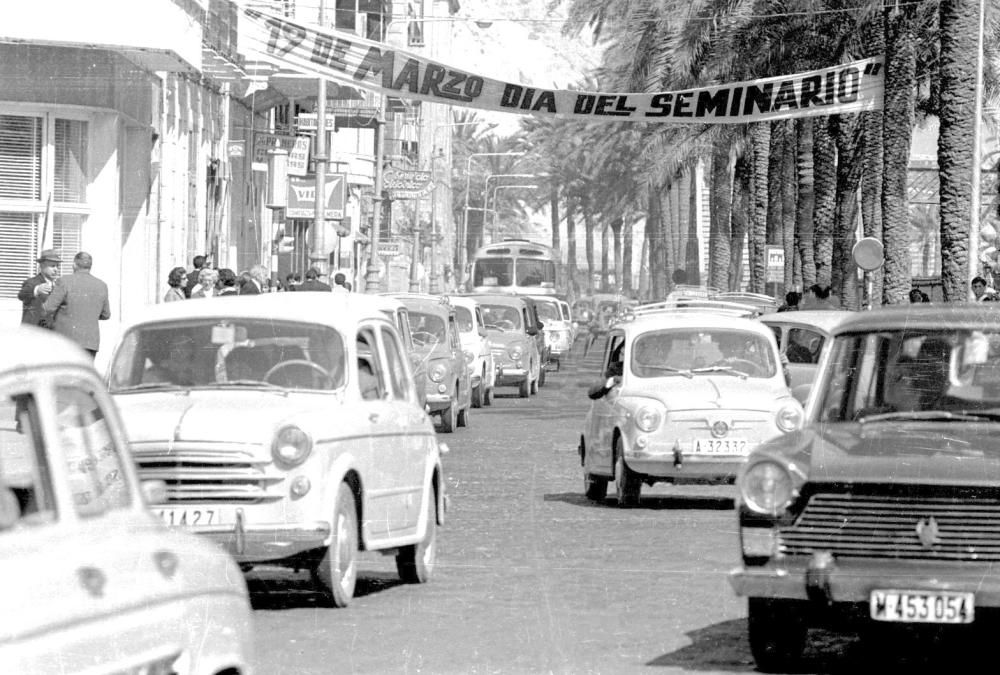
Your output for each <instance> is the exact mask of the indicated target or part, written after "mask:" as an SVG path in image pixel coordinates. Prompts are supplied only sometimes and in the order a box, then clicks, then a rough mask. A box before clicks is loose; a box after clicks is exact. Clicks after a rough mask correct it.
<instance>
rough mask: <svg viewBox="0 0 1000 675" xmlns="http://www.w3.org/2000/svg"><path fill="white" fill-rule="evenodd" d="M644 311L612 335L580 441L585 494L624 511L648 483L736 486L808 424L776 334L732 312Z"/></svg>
mask: <svg viewBox="0 0 1000 675" xmlns="http://www.w3.org/2000/svg"><path fill="white" fill-rule="evenodd" d="M696 304H698V305H700V306H698V307H677V306H676V305H675V304H674V303H664V304H663V305H659V306H651V307H645V308H643V307H639V308H636V310H634V312H632V313H630V314H628V315H626V316H625V318H624V319H623V320H621V321H619V322H617V323H616V324H615V326H614V327H612V328H611V330H610V332H609V335H608V342H607V346H606V348H605V352H604V360H603V365H602V378H601V381H600V383H598V384H597V385H595V386H594V387H592V388H591V389H590V391H589V394H588V395H589V396H590V398H591V400H592V402H591V406H590V410H589V412H588V413H587V418H586V422H585V424H584V430H583V434H582V435H581V437H580V445H579V452H580V461H581V463H582V465H583V475H584V490H585V492H586V495H587V497H589V498H590V499H592V500H595V501H599V500H603V499H604V497H605V495H606V493H607V485H608V482H609V481H612V480H613V481H614V482H615V489H616V493H617V497H618V505H619V506H633V505H635V504H637V503H638V501H639V494H640V490H641V488H642V484H643V483H646V484H647V485H653V484H654V483H656V482H660V481H668V482H673V483H681V482H732V481H733V480H734V479H735V477H736V474H737V470H738V469H739V466H740V465H741V464H742V463H743V461H744V459H745V458H746V456H747V454H748V453H749V452H750V451H751V450H753V449H754V448H755V447H756V446H757V445H758V444H759V443H761V442H762V441H765V440H767V439H769V438H771V437H773V436H776V435H779V434H782V433H788V432H791V431H794V430H796V429H798V428H799V426H800V424H801V423H802V407H801V405H800V404H799V403H798V402H797V401H796V400H795V399H794V398H793V397H792V395H791V392H790V391H789V389H788V385H787V382H786V379H785V374H784V372H783V369H782V365H781V360H780V355H779V353H778V347H777V344H776V343H775V340H774V335H773V334H772V332H771V330H770V329H769V328H767V327H766V326H764V325H762V324H761V323H760V322H758V321H756V320H753V319H750V318H746V317H747V316H750V315H752V314H753V313H754V310H753V309H752V308H741V307H740V306H738V305H732V304H729V303H710V302H699V303H696Z"/></svg>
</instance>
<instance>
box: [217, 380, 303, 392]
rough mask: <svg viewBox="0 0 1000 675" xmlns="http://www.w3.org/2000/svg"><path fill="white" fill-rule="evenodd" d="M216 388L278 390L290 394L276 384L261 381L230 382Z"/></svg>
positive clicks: (222, 383) (219, 383)
mask: <svg viewBox="0 0 1000 675" xmlns="http://www.w3.org/2000/svg"><path fill="white" fill-rule="evenodd" d="M214 386H216V387H263V388H265V389H276V390H278V391H282V392H285V393H286V394H287V393H288V390H287V389H286V388H285V387H280V386H278V385H276V384H271V383H270V382H261V381H260V380H229V381H228V382H218V383H216V384H215V385H214Z"/></svg>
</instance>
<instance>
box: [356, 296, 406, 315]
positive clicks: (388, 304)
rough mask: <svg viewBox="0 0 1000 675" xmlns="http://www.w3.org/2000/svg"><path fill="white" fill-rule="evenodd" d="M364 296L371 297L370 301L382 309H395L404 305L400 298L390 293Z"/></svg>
mask: <svg viewBox="0 0 1000 675" xmlns="http://www.w3.org/2000/svg"><path fill="white" fill-rule="evenodd" d="M365 297H366V298H371V301H372V303H373V304H374V305H375V306H376V307H378V308H379V309H382V310H389V311H396V310H397V309H400V308H405V307H406V305H404V304H403V301H402V300H400V299H399V298H397V297H395V296H392V295H384V294H381V293H379V294H378V295H366V296H365Z"/></svg>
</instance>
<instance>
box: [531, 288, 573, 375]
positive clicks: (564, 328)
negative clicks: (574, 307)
mask: <svg viewBox="0 0 1000 675" xmlns="http://www.w3.org/2000/svg"><path fill="white" fill-rule="evenodd" d="M532 300H534V302H535V309H536V310H537V312H538V318H539V319H540V320H541V322H542V332H543V333H544V337H545V346H546V347H547V349H548V352H549V358H548V361H546V363H547V364H551V365H552V366H553V367H554V368H556V369H558V368H559V366H560V362H561V360H562V358H563V357H564V356H567V355H568V354H569V351H570V349H571V348H572V346H573V324H572V323H571V322H570V320H569V305H568V304H566V303H565V302H563V301H560V300H558V299H557V298H555V297H552V296H548V297H545V296H533V297H532ZM564 305H565V311H566V315H565V316H564V315H563V306H564Z"/></svg>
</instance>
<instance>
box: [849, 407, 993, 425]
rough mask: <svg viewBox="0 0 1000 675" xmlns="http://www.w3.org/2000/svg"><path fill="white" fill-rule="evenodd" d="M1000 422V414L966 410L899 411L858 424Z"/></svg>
mask: <svg viewBox="0 0 1000 675" xmlns="http://www.w3.org/2000/svg"><path fill="white" fill-rule="evenodd" d="M984 419H985V420H994V421H995V420H1000V413H990V412H975V411H973V412H969V411H966V410H957V411H954V412H952V411H948V410H899V411H895V412H884V413H875V414H872V415H865V416H863V417H859V418H858V420H857V421H858V422H860V423H861V424H866V423H868V422H891V421H897V420H917V421H924V422H979V421H981V420H984Z"/></svg>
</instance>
